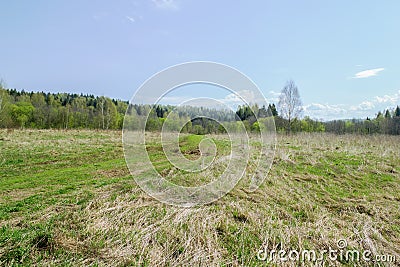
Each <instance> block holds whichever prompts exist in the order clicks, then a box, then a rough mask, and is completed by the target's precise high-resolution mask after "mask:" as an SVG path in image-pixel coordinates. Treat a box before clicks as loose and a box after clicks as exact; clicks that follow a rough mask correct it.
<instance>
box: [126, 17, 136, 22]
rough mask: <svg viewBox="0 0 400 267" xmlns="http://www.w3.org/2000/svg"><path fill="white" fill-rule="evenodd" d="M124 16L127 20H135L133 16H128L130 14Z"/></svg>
mask: <svg viewBox="0 0 400 267" xmlns="http://www.w3.org/2000/svg"><path fill="white" fill-rule="evenodd" d="M125 18H126V19H127V20H129V21H130V22H135V21H136V20H135V19H134V18H132V17H130V16H125Z"/></svg>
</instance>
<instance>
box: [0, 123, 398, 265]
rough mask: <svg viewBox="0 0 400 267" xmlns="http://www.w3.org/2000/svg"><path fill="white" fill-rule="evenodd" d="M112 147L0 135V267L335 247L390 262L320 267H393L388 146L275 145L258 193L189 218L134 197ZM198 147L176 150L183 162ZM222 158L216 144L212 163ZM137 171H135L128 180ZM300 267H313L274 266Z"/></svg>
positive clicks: (103, 134)
mask: <svg viewBox="0 0 400 267" xmlns="http://www.w3.org/2000/svg"><path fill="white" fill-rule="evenodd" d="M121 138H122V137H121V131H95V130H68V131H63V130H4V129H3V130H0V149H1V150H0V151H1V152H0V265H1V266H25V265H34V266H42V265H46V266H48V265H50V266H274V264H268V263H267V262H266V261H262V260H260V259H259V258H258V257H257V254H258V252H259V250H260V249H264V248H265V247H266V248H268V250H273V249H275V250H280V249H285V250H287V251H289V250H299V251H301V250H304V249H314V250H318V251H320V250H325V249H328V248H329V247H332V248H335V249H336V248H337V242H338V240H340V239H344V240H346V242H347V247H346V248H347V249H354V250H359V251H360V252H363V251H365V250H370V251H371V252H372V255H373V256H377V255H381V256H382V255H386V256H392V262H386V263H373V262H354V261H348V260H337V261H329V260H328V259H325V261H327V263H326V264H325V266H328V264H329V266H399V265H400V136H386V135H364V136H361V135H333V134H326V133H309V134H307V133H302V134H295V135H291V136H288V135H278V143H277V150H276V154H275V158H274V162H273V165H272V168H271V170H270V172H269V175H268V177H267V179H266V180H265V182H264V183H263V184H262V186H261V187H260V188H259V189H258V190H256V191H255V192H249V191H248V190H247V188H246V187H245V186H241V185H240V184H239V185H238V186H237V187H235V188H234V190H232V191H231V192H230V193H228V194H227V195H226V196H224V197H223V198H221V199H219V200H217V201H216V202H214V203H211V204H208V205H205V206H199V207H194V208H179V207H174V206H169V205H166V204H162V203H160V202H159V201H157V200H155V199H153V198H151V197H150V196H148V195H147V194H146V193H145V192H144V191H142V190H141V189H140V188H139V187H138V186H137V185H136V183H135V181H134V179H133V178H132V176H131V174H130V173H129V171H128V168H127V165H126V162H125V158H124V154H123V146H122V141H121ZM200 139H201V138H200ZM199 141H200V140H199V137H198V136H197V137H196V136H195V135H189V136H188V137H187V138H186V139H184V140H182V142H181V149H182V151H183V152H184V154H186V155H187V157H188V158H195V157H196V153H198V147H197V144H198V143H199ZM226 147H227V145H226V142H224V140H219V141H217V148H218V151H217V153H218V154H219V156H221V157H223V156H225V155H226V153H227V152H226ZM148 152H149V155H150V159H151V160H152V161H153V162H154V165H155V167H156V169H157V170H158V171H159V172H160V173H161V174H163V173H171V172H172V173H173V172H174V170H173V168H172V166H170V164H168V162H167V160H166V158H165V157H163V156H162V155H159V154H160V149H159V147H157V144H153V145H152V144H150V145H149V146H148ZM222 163H223V162H222ZM146 168H148V166H143V164H141V162H140V161H138V162H137V171H135V175H138V176H141V175H145V172H146ZM173 178H174V179H175V180H174V182H176V183H179V182H181V183H182V184H185V185H191V181H190V180H182V181H180V179H184V178H185V176H184V175H181V176H180V175H179V174H177V175H173ZM201 182H204V183H205V182H209V181H208V180H207V179H205V180H201ZM302 264H304V266H311V265H312V264H314V265H315V266H320V265H322V262H321V261H319V262H316V263H311V262H304V263H302V262H300V263H299V262H291V261H287V262H283V263H280V266H298V265H302Z"/></svg>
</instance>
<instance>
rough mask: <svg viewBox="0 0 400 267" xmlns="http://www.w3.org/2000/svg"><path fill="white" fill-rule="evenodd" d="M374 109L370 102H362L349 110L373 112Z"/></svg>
mask: <svg viewBox="0 0 400 267" xmlns="http://www.w3.org/2000/svg"><path fill="white" fill-rule="evenodd" d="M374 108H375V105H374V103H372V102H371V101H363V102H361V103H360V104H358V105H356V106H351V107H350V110H352V111H356V110H373V109H374Z"/></svg>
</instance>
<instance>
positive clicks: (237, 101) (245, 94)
mask: <svg viewBox="0 0 400 267" xmlns="http://www.w3.org/2000/svg"><path fill="white" fill-rule="evenodd" d="M239 96H241V97H242V98H243V99H244V100H245V101H248V103H249V104H250V103H256V102H257V99H256V97H255V96H254V92H253V91H250V90H241V91H239V92H237V94H234V93H232V94H229V95H227V96H225V97H224V98H223V99H221V102H223V103H224V104H226V105H242V104H243V103H244V102H243V100H242V98H240V97H239Z"/></svg>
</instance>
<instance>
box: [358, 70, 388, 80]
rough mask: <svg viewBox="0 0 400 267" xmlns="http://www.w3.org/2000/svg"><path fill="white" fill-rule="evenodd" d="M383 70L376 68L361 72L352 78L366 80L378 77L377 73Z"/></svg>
mask: <svg viewBox="0 0 400 267" xmlns="http://www.w3.org/2000/svg"><path fill="white" fill-rule="evenodd" d="M383 70H385V68H377V69H370V70H363V71H360V72H357V73H356V74H354V76H353V78H355V79H361V78H368V77H372V76H376V75H378V73H379V72H381V71H383Z"/></svg>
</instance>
